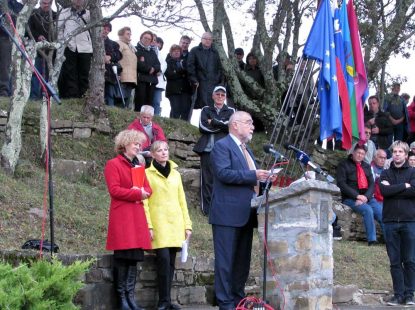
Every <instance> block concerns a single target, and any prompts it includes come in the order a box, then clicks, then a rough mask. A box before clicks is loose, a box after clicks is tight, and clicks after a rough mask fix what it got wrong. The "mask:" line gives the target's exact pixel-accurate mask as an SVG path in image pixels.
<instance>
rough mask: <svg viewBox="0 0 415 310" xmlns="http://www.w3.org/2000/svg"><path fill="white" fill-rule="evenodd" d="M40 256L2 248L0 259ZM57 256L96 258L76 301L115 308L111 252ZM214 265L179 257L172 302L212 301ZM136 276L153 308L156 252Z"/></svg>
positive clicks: (139, 293)
mask: <svg viewBox="0 0 415 310" xmlns="http://www.w3.org/2000/svg"><path fill="white" fill-rule="evenodd" d="M48 255H49V254H48V253H45V256H46V257H47V256H48ZM37 258H38V253H37V252H34V251H0V259H3V260H5V261H6V262H9V263H12V264H14V265H17V264H18V263H19V262H27V261H29V260H33V259H37ZM57 258H58V259H60V260H61V261H62V262H63V263H64V264H70V263H72V262H74V261H75V260H86V259H90V258H96V259H97V261H96V263H95V264H93V266H92V268H91V269H90V270H89V272H88V273H86V274H85V276H84V282H85V283H86V285H85V287H84V288H82V289H81V290H80V291H79V293H78V295H77V296H76V303H77V304H79V305H81V306H82V309H91V310H97V309H100V310H107V309H108V310H110V309H116V298H115V294H114V288H113V283H112V282H113V276H112V255H110V254H103V255H96V256H91V255H69V254H58V255H57ZM213 266H214V264H213V259H210V258H204V257H189V259H188V261H187V262H186V263H181V262H180V257H178V259H177V261H176V273H175V277H174V281H173V288H172V301H173V302H175V303H178V304H181V305H188V304H209V303H210V304H211V303H213V278H214V277H213V271H214V268H213ZM137 277H138V279H137V285H136V297H137V301H138V302H139V303H140V304H141V305H142V306H143V307H146V308H147V309H152V308H154V307H155V306H156V304H157V296H158V293H157V282H156V281H157V274H156V265H155V256H154V255H151V254H149V255H146V257H145V261H144V262H142V263H139V272H138V276H137ZM250 284H251V286H250V287H249V291H250V292H251V293H254V294H258V293H259V287H258V285H256V283H254V281H253V280H252V279H251V280H250Z"/></svg>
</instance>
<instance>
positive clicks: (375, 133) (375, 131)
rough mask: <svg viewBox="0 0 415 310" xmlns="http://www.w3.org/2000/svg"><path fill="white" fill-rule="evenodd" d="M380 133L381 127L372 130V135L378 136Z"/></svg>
mask: <svg viewBox="0 0 415 310" xmlns="http://www.w3.org/2000/svg"><path fill="white" fill-rule="evenodd" d="M378 133H379V127H373V128H372V135H377V134H378Z"/></svg>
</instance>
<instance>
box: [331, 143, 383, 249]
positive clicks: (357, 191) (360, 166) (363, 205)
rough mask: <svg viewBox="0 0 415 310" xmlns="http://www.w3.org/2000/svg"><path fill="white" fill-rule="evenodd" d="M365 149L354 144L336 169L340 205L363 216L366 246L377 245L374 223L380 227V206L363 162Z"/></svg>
mask: <svg viewBox="0 0 415 310" xmlns="http://www.w3.org/2000/svg"><path fill="white" fill-rule="evenodd" d="M365 155H366V147H365V146H364V145H359V144H356V146H355V147H354V149H353V153H352V154H350V155H349V156H348V158H347V159H346V160H345V161H343V162H341V163H340V164H339V166H338V167H337V171H336V179H337V186H338V187H339V188H340V192H341V196H342V203H344V204H345V205H347V206H349V207H350V208H352V210H353V211H354V212H356V213H358V214H360V215H362V216H363V222H364V225H365V230H366V238H367V241H368V245H369V246H371V245H374V244H377V243H378V242H377V239H376V224H375V219H376V221H378V222H379V224H380V225H381V227H382V230H383V224H382V206H381V205H380V204H379V203H378V202H377V201H376V200H375V199H374V198H373V193H374V190H375V181H374V178H373V175H372V169H371V167H370V165H369V164H368V163H366V162H364V160H363V159H364V158H365Z"/></svg>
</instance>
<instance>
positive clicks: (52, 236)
mask: <svg viewBox="0 0 415 310" xmlns="http://www.w3.org/2000/svg"><path fill="white" fill-rule="evenodd" d="M4 16H5V14H3V15H1V16H0V28H1V29H3V30H4V32H5V33H6V34H7V35H8V36H9V38H10V40H12V42H13V43H14V44H15V45H16V47H17V49H18V50H19V51H20V53H21V54H22V56H23V58H24V59H25V60H26V62H28V63H29V64H30V65H31V67H32V70H33V71H34V72H35V73H36V77H37V78H38V79H40V80H41V82H42V83H43V84H44V85H45V87H46V89H47V90H48V92H49V94H50V95H51V96H52V97H53V99H54V100H55V102H56V103H57V104H61V100H60V98H59V97H58V94H57V93H56V91H55V89H54V88H53V87H52V86H51V85H50V84H49V83H48V82H47V81H46V80H45V78H44V77H43V76H42V74H40V72H39V70H37V68H36V67H35V66H34V65H33V64H32V61H31V60H30V58H29V55H28V54H27V53H26V51H25V50H24V49H23V48H22V47H21V46H20V44H19V42H18V41H17V40H16V39H15V37H14V36H13V35H12V34H11V33H10V31H9V29H8V28H7V27H6V25H5V24H4V20H3V19H4ZM47 139H48V140H47V141H48V142H47V148H48V171H49V182H48V189H49V217H50V218H49V221H50V242H51V244H52V245H51V251H50V256H51V257H53V253H54V252H53V251H54V249H55V248H54V244H55V230H54V207H53V198H54V195H53V182H52V155H51V152H52V149H51V142H50V140H51V135H50V119H48V130H47ZM41 242H42V245H43V242H44V240H42V241H41ZM43 248H44V247H43Z"/></svg>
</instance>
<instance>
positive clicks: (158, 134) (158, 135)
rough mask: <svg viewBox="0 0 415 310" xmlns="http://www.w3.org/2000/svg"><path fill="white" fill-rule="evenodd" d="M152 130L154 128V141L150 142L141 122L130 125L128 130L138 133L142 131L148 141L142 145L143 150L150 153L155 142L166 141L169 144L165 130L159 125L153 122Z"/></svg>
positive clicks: (136, 120)
mask: <svg viewBox="0 0 415 310" xmlns="http://www.w3.org/2000/svg"><path fill="white" fill-rule="evenodd" d="M151 124H152V128H153V139H152V140H150V137H149V136H148V135H147V133H146V131H145V130H144V128H143V125H141V122H140V120H138V119H135V120H134V121H133V122H132V123H131V124H130V125H128V128H127V129H134V130H137V131H141V132H142V133H143V134H144V135H145V136H146V139H147V140H146V141H145V142H144V143H143V144H142V145H141V149H142V150H145V151H148V150H150V146H151V144H152V143H153V142H154V141H165V142H167V139H166V136H165V135H164V132H163V129H162V128H161V127H160V125H159V124H157V123H155V122H152V123H151Z"/></svg>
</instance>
